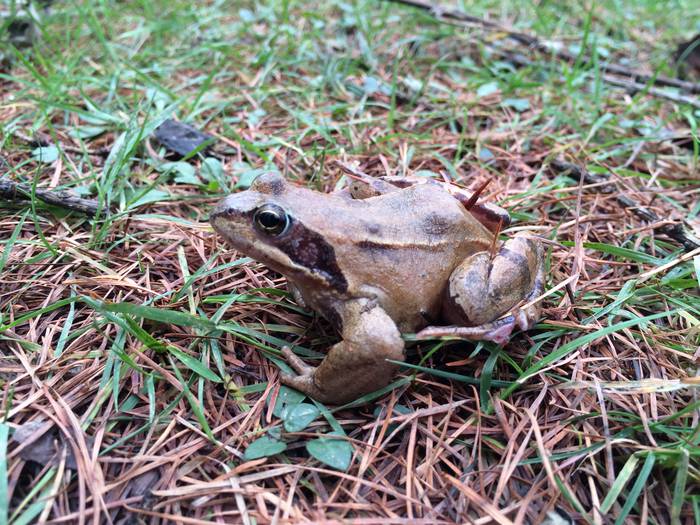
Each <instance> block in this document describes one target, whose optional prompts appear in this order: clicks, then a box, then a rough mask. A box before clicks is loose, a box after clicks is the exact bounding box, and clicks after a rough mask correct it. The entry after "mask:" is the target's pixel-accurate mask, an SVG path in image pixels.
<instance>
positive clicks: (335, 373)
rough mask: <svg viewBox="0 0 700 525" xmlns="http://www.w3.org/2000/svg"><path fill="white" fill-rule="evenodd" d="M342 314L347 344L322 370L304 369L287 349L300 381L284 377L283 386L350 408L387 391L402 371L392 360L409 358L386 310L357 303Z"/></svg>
mask: <svg viewBox="0 0 700 525" xmlns="http://www.w3.org/2000/svg"><path fill="white" fill-rule="evenodd" d="M339 313H340V316H341V319H342V324H343V328H342V335H343V340H342V341H341V342H340V343H337V344H336V345H334V346H333V347H331V349H330V351H329V353H328V355H327V356H326V357H325V359H324V360H323V361H322V362H321V364H320V365H319V366H318V367H312V366H308V365H306V364H304V363H303V361H301V359H299V358H298V357H297V356H296V355H294V354H293V353H292V351H291V350H289V349H288V348H287V349H284V350H283V352H284V355H285V357H286V358H287V361H288V362H289V364H290V365H291V366H292V368H294V369H295V371H296V372H297V373H299V374H300V375H298V376H292V375H289V374H282V375H281V381H282V383H284V384H285V385H287V386H290V387H292V388H295V389H296V390H299V391H300V392H302V393H304V394H306V395H308V396H310V397H312V398H314V399H316V400H317V401H321V402H322V403H330V404H341V403H346V402H348V401H352V400H354V399H357V398H358V397H360V396H362V395H364V394H367V393H369V392H373V391H374V390H377V389H379V388H382V387H383V386H386V385H387V384H389V382H390V381H391V379H392V377H393V375H394V373H395V372H396V370H397V368H398V367H397V366H396V365H395V364H393V363H389V362H387V359H394V360H402V359H403V354H404V342H403V339H401V334H400V333H399V330H398V328H397V327H396V324H394V321H393V320H392V319H391V318H390V317H389V315H387V313H386V312H385V311H384V310H383V309H382V308H381V307H379V306H376V305H374V304H372V303H371V302H370V301H368V300H364V299H358V300H355V301H350V302H348V303H347V304H345V305H344V306H343V308H342V311H341V312H339Z"/></svg>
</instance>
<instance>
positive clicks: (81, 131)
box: [68, 126, 107, 139]
mask: <svg viewBox="0 0 700 525" xmlns="http://www.w3.org/2000/svg"><path fill="white" fill-rule="evenodd" d="M105 131H107V130H106V128H104V127H102V126H78V127H77V128H74V129H71V130H70V131H69V132H68V135H70V136H71V137H73V138H74V139H91V138H93V137H97V136H98V135H102V134H103V133H104V132H105Z"/></svg>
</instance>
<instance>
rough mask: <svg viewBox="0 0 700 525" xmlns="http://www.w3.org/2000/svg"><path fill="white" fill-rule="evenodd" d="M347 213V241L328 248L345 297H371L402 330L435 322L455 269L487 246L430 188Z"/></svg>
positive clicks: (472, 224) (464, 215)
mask: <svg viewBox="0 0 700 525" xmlns="http://www.w3.org/2000/svg"><path fill="white" fill-rule="evenodd" d="M348 206H349V210H348V212H350V213H351V214H352V215H353V216H354V220H353V221H352V222H353V223H354V226H353V227H351V228H348V229H347V230H346V232H345V235H346V238H345V242H342V241H341V239H338V241H337V242H335V243H334V244H335V246H337V247H339V249H340V252H341V253H339V254H338V255H339V260H340V261H341V267H342V268H343V273H344V274H345V275H347V276H348V277H349V279H348V283H349V293H351V294H353V295H356V296H373V297H377V298H378V300H379V301H380V302H381V303H382V306H383V307H384V309H385V310H386V311H387V312H388V313H389V315H390V316H391V317H392V318H393V319H394V320H395V321H396V322H397V324H398V325H399V327H400V328H401V329H402V330H407V331H409V330H414V329H417V328H418V327H420V326H422V325H424V324H425V323H426V322H427V321H428V320H430V318H435V317H436V316H437V315H438V312H439V310H440V301H441V299H442V297H443V291H444V289H445V286H446V285H447V282H448V279H449V277H450V274H451V273H452V271H453V270H454V268H456V266H457V265H459V263H460V262H461V261H462V260H464V258H465V257H466V256H468V255H469V254H470V253H473V252H474V251H480V250H482V249H486V248H487V247H488V245H489V244H490V239H492V234H491V233H490V232H488V230H486V229H485V228H484V227H483V225H481V223H479V222H478V221H477V220H476V219H474V217H472V216H471V214H469V212H468V211H466V210H465V209H464V207H463V206H462V205H461V204H460V203H459V201H457V200H456V199H454V197H452V196H451V195H449V194H448V193H447V192H445V191H443V190H442V189H440V188H439V187H434V186H431V185H417V186H412V187H410V188H406V189H404V190H400V191H396V192H392V193H388V194H385V195H381V196H378V197H372V198H369V199H364V200H361V201H350V202H349V203H348ZM334 230H337V228H336V229H334Z"/></svg>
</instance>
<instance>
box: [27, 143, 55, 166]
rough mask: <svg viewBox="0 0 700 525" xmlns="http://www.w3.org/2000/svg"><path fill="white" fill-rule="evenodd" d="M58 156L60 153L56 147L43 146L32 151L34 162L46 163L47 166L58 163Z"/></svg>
mask: <svg viewBox="0 0 700 525" xmlns="http://www.w3.org/2000/svg"><path fill="white" fill-rule="evenodd" d="M58 155H59V152H58V148H57V147H56V146H42V147H40V148H36V149H35V150H33V151H32V157H34V160H37V161H39V162H44V163H46V164H51V163H52V162H56V160H57V159H58Z"/></svg>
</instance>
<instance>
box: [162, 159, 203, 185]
mask: <svg viewBox="0 0 700 525" xmlns="http://www.w3.org/2000/svg"><path fill="white" fill-rule="evenodd" d="M158 170H159V171H162V172H163V173H168V172H175V177H174V178H173V180H174V181H175V182H179V183H180V184H201V181H200V180H199V177H197V174H196V173H195V169H194V166H192V164H190V163H189V162H183V161H179V162H166V163H164V164H162V165H161V166H160V167H159V168H158Z"/></svg>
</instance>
